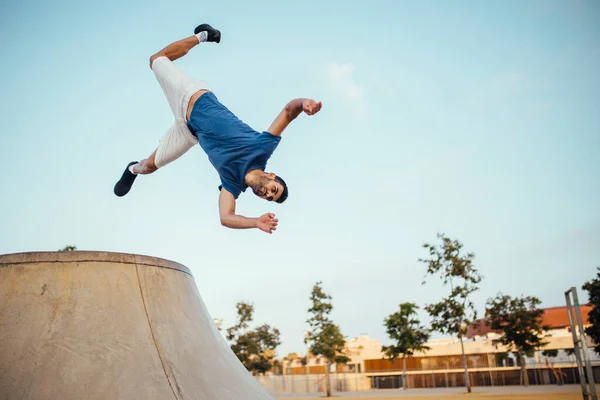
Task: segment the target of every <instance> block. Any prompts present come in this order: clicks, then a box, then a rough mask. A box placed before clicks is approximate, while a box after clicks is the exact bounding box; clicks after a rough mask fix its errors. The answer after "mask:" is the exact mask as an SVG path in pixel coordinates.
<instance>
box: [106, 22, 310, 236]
mask: <svg viewBox="0 0 600 400" xmlns="http://www.w3.org/2000/svg"><path fill="white" fill-rule="evenodd" d="M205 42H213V43H220V42H221V32H220V31H219V30H217V29H214V28H213V27H212V26H210V25H209V24H201V25H199V26H197V27H196V29H194V35H191V36H189V37H187V38H185V39H183V40H179V41H177V42H174V43H171V44H170V45H168V46H167V47H165V48H164V49H162V50H161V51H159V52H158V53H156V54H154V55H153V56H152V57H150V68H151V69H152V71H153V72H154V74H155V76H156V79H157V80H158V82H159V83H160V86H161V88H162V89H163V92H164V93H165V96H166V97H167V100H168V102H169V106H170V107H171V111H172V112H173V115H174V116H175V121H174V122H173V124H172V125H171V127H170V128H169V129H168V131H167V132H166V133H165V134H164V136H163V137H162V139H161V140H160V141H159V145H158V147H157V148H156V150H155V151H154V152H153V153H152V154H151V155H150V156H149V157H148V158H146V159H144V160H142V161H139V162H138V161H133V162H130V163H129V164H128V165H127V168H125V171H124V172H123V175H122V176H121V179H120V180H119V181H118V182H117V183H116V185H115V187H114V193H115V195H117V196H119V197H121V196H125V195H126V194H127V193H128V192H129V190H130V189H131V187H132V185H133V182H134V181H135V179H136V177H137V176H138V175H147V174H151V173H153V172H155V171H156V170H158V169H159V168H162V167H164V166H165V165H167V164H169V163H170V162H172V161H174V160H176V159H177V158H179V157H181V156H182V155H183V154H184V153H186V152H187V151H188V150H189V149H191V148H192V147H193V146H195V145H196V144H199V145H200V146H201V147H202V149H203V150H204V151H205V152H206V154H207V155H208V159H209V161H210V162H211V164H212V165H213V166H214V168H215V169H216V170H217V172H218V174H219V177H220V181H221V185H219V216H220V219H221V224H222V225H223V226H226V227H228V228H233V229H248V228H258V229H260V230H262V231H264V232H267V233H270V234H271V233H273V231H275V230H276V229H277V224H278V220H277V218H276V217H275V214H273V213H266V214H264V215H262V216H260V217H258V218H248V217H245V216H243V215H238V214H236V212H235V206H236V200H237V199H238V197H239V195H240V194H241V193H242V192H245V191H246V188H248V187H250V188H251V189H252V191H253V192H254V194H255V195H257V196H258V197H260V198H262V199H265V200H268V201H275V202H277V203H283V202H284V201H285V200H286V199H287V196H288V189H287V185H286V183H285V181H284V180H283V179H282V178H281V177H279V176H277V175H275V174H274V173H267V172H265V169H266V165H267V161H268V160H269V158H270V157H271V155H272V154H273V152H274V151H275V149H276V148H277V146H278V144H279V142H280V140H281V134H282V133H283V131H284V130H285V128H286V127H287V126H288V125H289V123H290V122H292V121H293V120H294V119H295V118H296V117H297V116H298V115H299V114H300V113H302V112H304V113H306V114H307V115H314V114H315V113H317V112H319V111H320V110H321V105H322V104H321V102H316V101H314V100H311V99H304V98H298V99H294V100H292V101H290V102H289V103H288V104H287V105H286V106H285V107H284V108H283V110H282V111H281V112H280V113H279V115H277V117H276V118H275V120H274V121H273V122H272V123H271V126H270V127H269V128H268V129H267V130H266V131H263V132H258V131H255V130H254V129H252V128H251V127H249V126H248V125H247V124H245V123H244V122H242V121H241V120H240V119H238V118H237V117H236V116H235V115H234V114H233V113H232V112H231V111H229V110H228V109H227V108H226V107H225V106H224V105H223V104H221V103H220V102H219V101H218V99H217V97H216V96H215V94H214V93H213V92H212V91H211V90H210V88H209V87H208V85H207V84H206V82H205V81H203V80H198V79H194V78H192V77H189V76H187V75H186V74H185V73H184V72H183V71H182V70H181V69H180V68H179V67H177V66H176V65H175V64H174V63H173V61H175V60H177V59H178V58H181V57H183V56H184V55H185V54H187V52H188V51H190V50H191V49H192V48H193V47H195V46H196V45H198V44H200V43H205Z"/></svg>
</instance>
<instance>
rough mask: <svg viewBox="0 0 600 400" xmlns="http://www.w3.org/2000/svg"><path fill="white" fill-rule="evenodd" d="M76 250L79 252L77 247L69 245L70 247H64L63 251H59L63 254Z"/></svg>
mask: <svg viewBox="0 0 600 400" xmlns="http://www.w3.org/2000/svg"><path fill="white" fill-rule="evenodd" d="M75 250H77V246H71V245H69V246H65V247H63V248H62V249H59V250H58V251H61V252H62V251H75Z"/></svg>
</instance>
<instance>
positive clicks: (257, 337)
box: [226, 302, 281, 374]
mask: <svg viewBox="0 0 600 400" xmlns="http://www.w3.org/2000/svg"><path fill="white" fill-rule="evenodd" d="M236 307H237V314H238V320H237V324H235V325H234V326H232V327H230V328H227V336H226V337H227V340H229V341H230V342H231V343H232V344H231V350H233V352H234V353H235V355H236V356H237V357H238V359H239V360H240V361H241V362H242V364H244V366H245V367H246V369H247V370H248V371H250V372H253V373H257V374H264V373H265V372H267V371H269V370H270V369H271V368H272V367H273V365H274V358H275V355H276V353H275V349H276V348H277V346H279V345H280V344H281V342H280V340H279V337H280V333H279V330H278V329H276V328H272V327H271V326H270V325H267V324H264V325H261V326H259V327H257V328H256V329H249V327H250V322H252V319H253V314H254V306H253V305H252V304H249V303H246V302H239V303H237V305H236Z"/></svg>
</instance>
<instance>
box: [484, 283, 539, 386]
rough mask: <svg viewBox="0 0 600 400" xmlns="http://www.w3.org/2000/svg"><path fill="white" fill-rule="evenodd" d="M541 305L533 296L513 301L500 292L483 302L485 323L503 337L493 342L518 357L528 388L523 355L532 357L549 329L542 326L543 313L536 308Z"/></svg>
mask: <svg viewBox="0 0 600 400" xmlns="http://www.w3.org/2000/svg"><path fill="white" fill-rule="evenodd" d="M540 304H541V301H540V300H539V299H538V298H536V297H530V296H528V297H523V296H521V297H514V298H513V297H510V296H507V295H503V294H502V293H498V294H497V295H496V297H495V298H493V299H492V298H490V299H488V301H487V302H486V314H487V320H486V324H487V325H488V326H490V327H491V328H492V329H493V330H495V331H499V332H501V334H502V336H500V338H499V339H494V340H493V343H494V344H498V343H500V344H502V345H504V346H506V348H507V349H509V350H510V351H512V352H514V353H515V355H516V356H517V357H518V360H519V364H520V365H521V376H522V379H523V382H524V384H525V386H529V377H528V375H527V369H526V367H525V357H524V356H527V357H533V355H534V353H535V352H536V350H538V349H540V348H542V347H544V346H545V345H546V344H548V343H547V342H544V339H543V337H542V334H543V332H544V331H545V330H548V329H550V328H549V327H548V326H546V325H543V315H544V310H543V309H541V308H538V306H539V305H540Z"/></svg>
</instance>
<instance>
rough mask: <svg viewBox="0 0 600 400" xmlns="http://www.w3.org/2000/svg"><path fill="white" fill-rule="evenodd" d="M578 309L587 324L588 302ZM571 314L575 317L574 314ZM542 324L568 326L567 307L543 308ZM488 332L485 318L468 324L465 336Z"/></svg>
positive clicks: (559, 327)
mask: <svg viewBox="0 0 600 400" xmlns="http://www.w3.org/2000/svg"><path fill="white" fill-rule="evenodd" d="M579 309H580V310H581V318H582V319H583V324H584V325H588V324H589V313H590V311H591V310H592V307H591V306H590V305H589V304H581V305H580V306H579ZM573 310H574V309H573ZM573 316H574V317H575V315H574V314H573ZM575 323H577V322H575ZM543 325H548V326H550V329H561V328H566V327H569V314H568V313H567V307H566V306H563V307H550V308H544V315H543ZM489 332H492V329H490V327H488V326H487V325H486V324H485V319H482V320H479V321H477V322H475V323H474V324H473V325H471V326H469V328H468V330H467V337H468V338H471V337H473V336H476V335H477V336H484V335H485V334H487V333H489Z"/></svg>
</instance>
